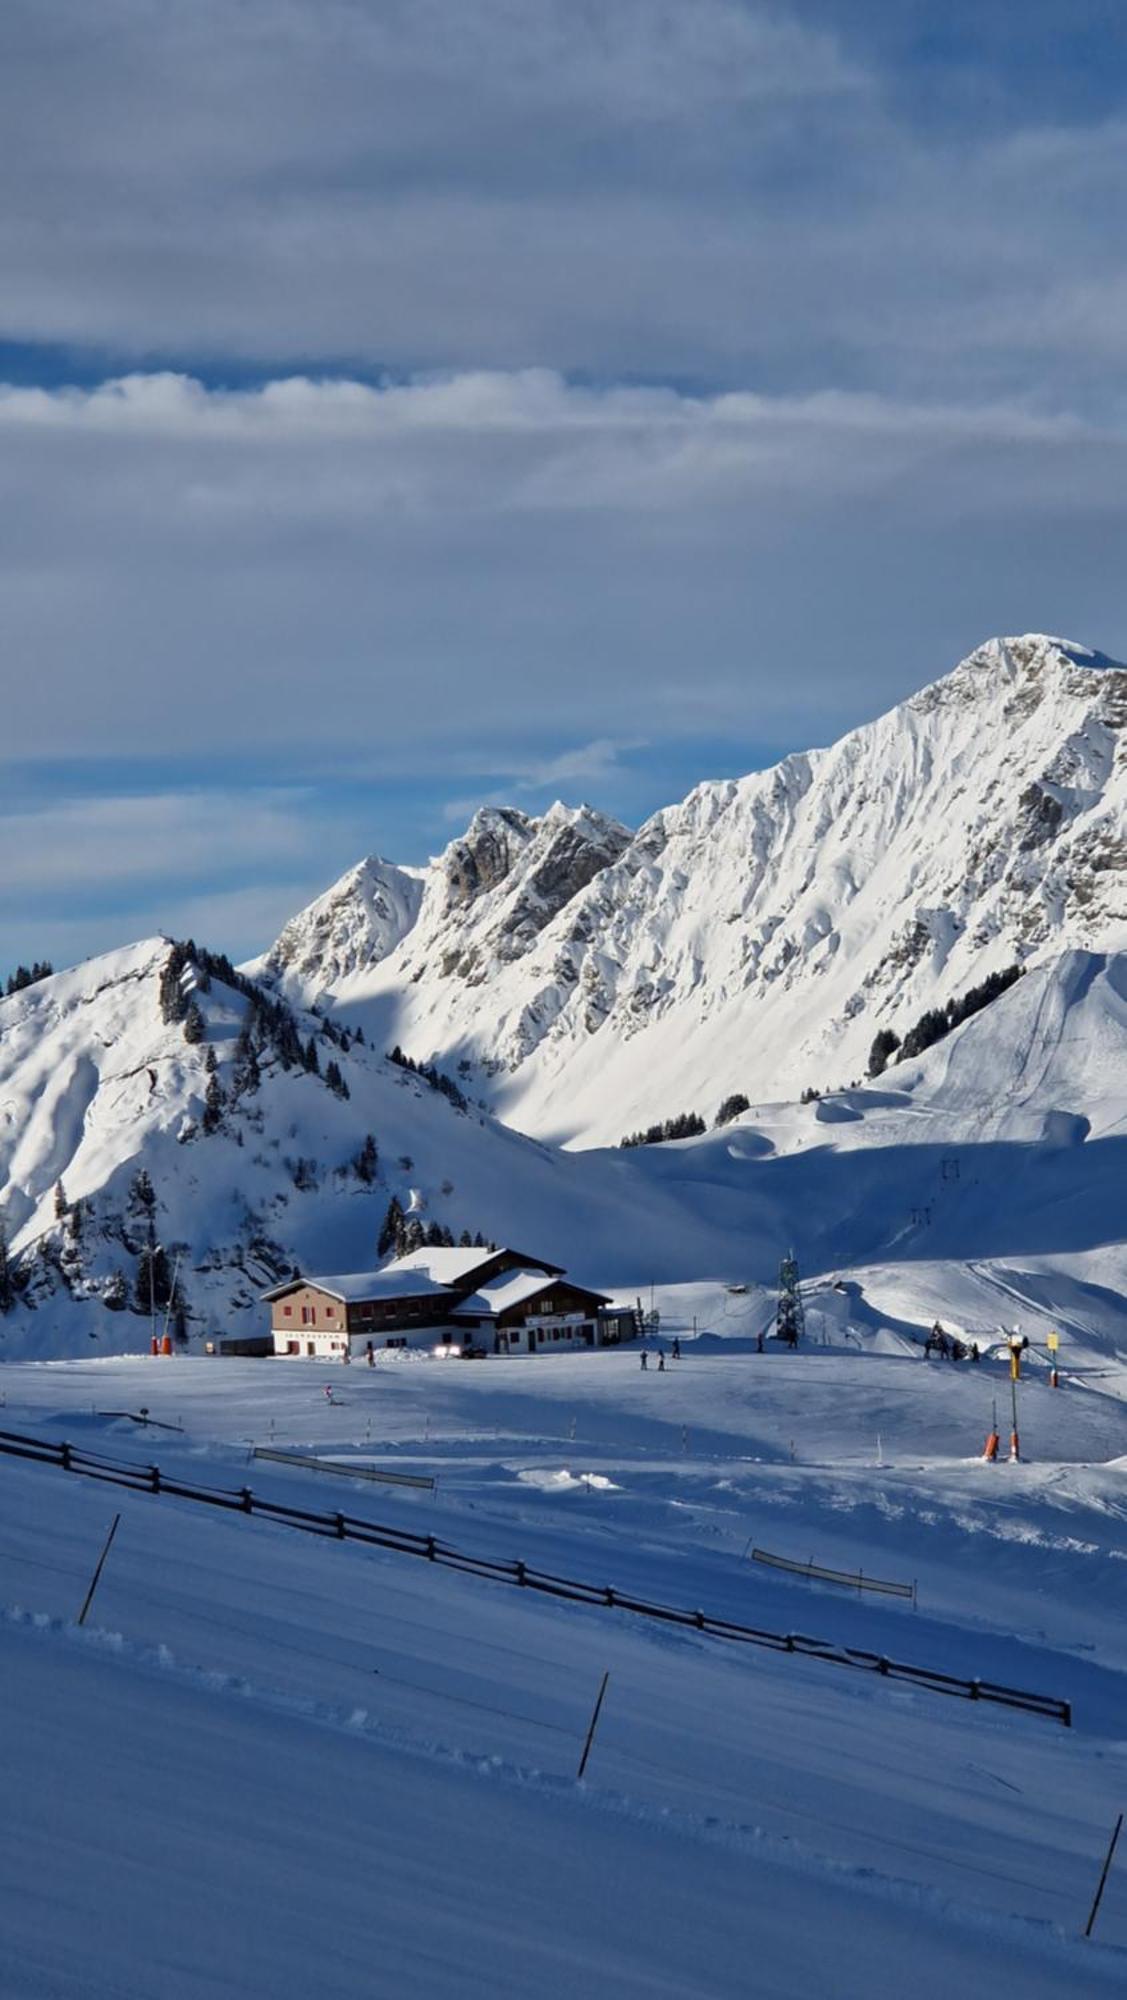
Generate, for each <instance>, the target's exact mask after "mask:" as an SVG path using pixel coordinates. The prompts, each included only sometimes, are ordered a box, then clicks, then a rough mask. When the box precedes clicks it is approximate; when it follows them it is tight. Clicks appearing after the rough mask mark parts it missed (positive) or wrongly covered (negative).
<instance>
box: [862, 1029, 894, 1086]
mask: <svg viewBox="0 0 1127 2000" xmlns="http://www.w3.org/2000/svg"><path fill="white" fill-rule="evenodd" d="M899 1047H900V1037H899V1035H897V1034H894V1033H893V1031H892V1029H891V1028H878V1030H877V1032H876V1034H875V1035H874V1036H873V1046H872V1048H871V1049H870V1050H869V1075H870V1076H871V1077H877V1076H883V1075H884V1072H885V1070H886V1069H887V1068H888V1064H889V1059H890V1058H891V1057H892V1056H893V1055H895V1053H896V1051H897V1049H898V1048H899Z"/></svg>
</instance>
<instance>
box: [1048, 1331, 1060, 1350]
mask: <svg viewBox="0 0 1127 2000" xmlns="http://www.w3.org/2000/svg"><path fill="white" fill-rule="evenodd" d="M1045 1346H1046V1347H1047V1348H1048V1350H1049V1353H1050V1354H1055V1353H1056V1351H1057V1348H1058V1347H1059V1346H1060V1334H1059V1333H1051V1334H1050V1335H1049V1337H1048V1339H1047V1340H1046V1342H1045Z"/></svg>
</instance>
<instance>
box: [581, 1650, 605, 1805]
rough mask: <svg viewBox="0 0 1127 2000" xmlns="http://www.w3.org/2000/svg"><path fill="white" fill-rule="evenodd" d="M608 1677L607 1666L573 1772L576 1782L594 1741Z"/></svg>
mask: <svg viewBox="0 0 1127 2000" xmlns="http://www.w3.org/2000/svg"><path fill="white" fill-rule="evenodd" d="M609 1679H610V1668H609V1667H608V1668H607V1670H606V1673H605V1674H604V1675H603V1681H602V1686H601V1687H600V1689H599V1692H598V1694H597V1696H596V1697H595V1706H594V1709H593V1711H592V1715H591V1721H590V1725H589V1727H588V1730H587V1741H586V1742H585V1744H584V1745H583V1755H582V1757H581V1758H580V1759H579V1769H578V1771H577V1772H576V1774H575V1780H576V1783H577V1784H578V1782H579V1780H580V1778H581V1777H582V1776H583V1773H584V1771H585V1770H586V1769H587V1759H588V1757H589V1756H590V1755H591V1745H592V1743H593V1742H594V1741H595V1731H596V1729H597V1728H598V1724H599V1711H600V1709H601V1708H602V1705H603V1696H604V1695H605V1693H606V1691H607V1682H608V1681H609Z"/></svg>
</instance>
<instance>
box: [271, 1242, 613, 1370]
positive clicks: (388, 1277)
mask: <svg viewBox="0 0 1127 2000" xmlns="http://www.w3.org/2000/svg"><path fill="white" fill-rule="evenodd" d="M263 1298H264V1300H265V1301H266V1302H267V1303H268V1304H269V1306H270V1311H271V1332H272V1335H273V1343H274V1352H275V1354H283V1355H304V1356H307V1357H319V1358H321V1359H323V1360H334V1359H335V1360H338V1361H340V1360H345V1359H346V1358H347V1359H349V1360H353V1359H356V1358H357V1357H359V1358H364V1357H365V1356H366V1355H367V1353H368V1351H369V1349H370V1350H371V1351H372V1353H373V1354H374V1353H375V1352H376V1351H377V1350H378V1349H380V1348H391V1349H394V1348H404V1347H413V1348H430V1349H432V1350H434V1351H437V1352H440V1353H442V1352H445V1353H459V1354H471V1353H472V1354H480V1353H486V1354H544V1353H556V1352H559V1351H560V1350H561V1349H562V1348H576V1347H606V1346H611V1345H617V1343H618V1342H619V1341H621V1340H624V1339H632V1338H633V1335H634V1330H635V1328H634V1315H633V1313H632V1312H630V1311H628V1310H625V1309H622V1308H618V1307H614V1306H612V1305H611V1302H610V1300H609V1299H608V1298H607V1297H606V1296H605V1295H604V1294H603V1293H602V1292H593V1291H591V1290H590V1289H589V1288H588V1287H587V1286H585V1285H579V1284H577V1283H576V1282H575V1281H574V1279H571V1278H568V1277H567V1275H566V1273H565V1272H564V1270H563V1268H562V1266H561V1265H559V1264H550V1263H548V1262H546V1261H545V1260H544V1259H543V1258H537V1257H528V1256H526V1255H525V1254H524V1252H523V1251H519V1250H511V1249H496V1248H493V1249H482V1248H481V1247H480V1246H478V1247H477V1248H476V1249H461V1250H449V1249H421V1250H414V1251H412V1252H411V1253H410V1254H409V1255H408V1256H406V1257H397V1258H395V1259H394V1261H393V1262H392V1263H390V1264H385V1265H384V1266H383V1267H382V1269H380V1270H378V1271H354V1272H349V1273H346V1274H345V1275H343V1276H336V1277H306V1276H304V1275H303V1274H301V1273H299V1272H296V1271H295V1273H294V1275H293V1277H292V1278H288V1279H287V1280H286V1281H285V1283H283V1284H280V1285H275V1286H273V1287H272V1288H271V1290H270V1291H268V1292H264V1293H263Z"/></svg>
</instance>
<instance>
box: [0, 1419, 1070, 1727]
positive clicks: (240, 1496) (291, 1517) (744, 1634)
mask: <svg viewBox="0 0 1127 2000" xmlns="http://www.w3.org/2000/svg"><path fill="white" fill-rule="evenodd" d="M0 1455H3V1456H6V1457H8V1458H21V1459H24V1460H26V1461H28V1462H29V1463H31V1464H34V1465H50V1466H54V1467H56V1468H57V1469H58V1470H60V1471H62V1472H76V1473H79V1474H80V1475H81V1477H82V1478H84V1479H100V1480H104V1481H106V1482H108V1483H109V1484H110V1485H113V1486H123V1487H125V1488H126V1490H127V1491H128V1492H131V1493H158V1494H160V1493H163V1494H166V1495H168V1496H169V1498H172V1499H177V1500H190V1501H192V1502H194V1503H196V1504H198V1505H199V1506H204V1507H219V1508H221V1509H223V1510H225V1511H226V1512H228V1513H237V1514H253V1515H257V1516H258V1517H259V1518H260V1519H262V1520H264V1521H276V1522H277V1523H278V1524H279V1525H280V1526H282V1527H287V1528H297V1529H299V1530H300V1531H301V1532H302V1533H304V1534H308V1535H322V1536H325V1537H327V1538H330V1539H332V1540H335V1541H342V1542H363V1543H366V1544H367V1545H368V1546H369V1547H372V1548H380V1549H389V1550H391V1551H392V1553H393V1554H396V1555H405V1556H416V1557H419V1558H421V1559H422V1560H423V1561H425V1562H431V1563H435V1564H436V1565H438V1566H439V1567H440V1568H443V1569H451V1570H459V1571H461V1572H462V1574H464V1575H467V1576H480V1577H485V1578H488V1579H489V1580H491V1581H493V1582H495V1583H505V1584H513V1585H515V1586H516V1587H517V1588H518V1589H521V1590H533V1591H537V1592H539V1593H540V1594H541V1595H542V1596H546V1597H557V1598H562V1599H564V1600H565V1601H566V1602H568V1603H571V1604H589V1605H593V1606H596V1607H598V1608H599V1609H605V1610H610V1611H629V1612H632V1613H633V1614H634V1615H635V1616H637V1617H640V1618H652V1619H655V1620H658V1621H660V1622H661V1623H662V1624H665V1625H681V1626H686V1627H687V1628H688V1629H689V1630H690V1631H694V1632H700V1633H702V1634H703V1635H704V1636H705V1637H707V1638H712V1639H724V1640H727V1641H729V1642H731V1643H733V1644H736V1645H744V1646H760V1647H763V1648H765V1649H766V1650H767V1651H769V1652H772V1653H789V1654H792V1655H794V1656H796V1657H798V1658H801V1659H809V1660H822V1661H824V1662H825V1663H826V1664H827V1665H828V1666H835V1667H853V1668H855V1669H857V1670H858V1671H860V1672H862V1673H872V1674H880V1675H882V1676H883V1677H884V1678H885V1679H887V1680H893V1681H906V1682H908V1684H909V1685H910V1686H912V1687H919V1688H925V1689H928V1690H930V1692H931V1693H933V1694H949V1695H955V1696H958V1697H959V1698H960V1699H961V1700H963V1701H985V1702H991V1703H994V1704H996V1705H997V1706H998V1707H1001V1708H1016V1709H1021V1710H1023V1711H1024V1712H1025V1713H1026V1714H1028V1715H1041V1716H1044V1717H1045V1718H1046V1719H1047V1720H1048V1721H1050V1722H1061V1723H1063V1724H1064V1726H1065V1728H1066V1729H1068V1728H1070V1727H1071V1724H1072V1704H1071V1702H1068V1701H1064V1700H1062V1699H1061V1697H1060V1696H1058V1695H1051V1694H1031V1693H1029V1692H1028V1691H1027V1690H1026V1689H1023V1688H1011V1687H1003V1686H1001V1685H1000V1684H999V1683H998V1682H997V1681H984V1680H978V1679H974V1680H967V1679H965V1678H964V1677H963V1676H962V1675H959V1674H945V1673H941V1672H939V1670H938V1669H937V1668H933V1667H916V1666H910V1665H908V1664H906V1663H905V1662H904V1661H903V1660H890V1659H887V1658H886V1657H885V1655H884V1654H882V1653H870V1652H866V1651H865V1650H864V1649H862V1648H859V1647H857V1646H839V1645H837V1644H836V1643H835V1642H834V1641H833V1640H827V1639H812V1638H809V1637H808V1636H807V1635H805V1634H804V1633H801V1632H768V1631H764V1630H761V1629H760V1628H759V1627H757V1626H755V1625H741V1624H737V1623H736V1622H735V1620H733V1619H730V1618H717V1617H714V1616H712V1615H711V1614H710V1613H709V1612H707V1611H689V1610H686V1609H684V1608H683V1607H681V1606H679V1605H672V1604H651V1603H649V1602H647V1601H646V1599H644V1598H640V1597H635V1596H633V1595H632V1594H631V1593H630V1592H629V1591H623V1590H614V1589H612V1588H611V1586H610V1585H609V1584H594V1583H581V1582H578V1581H576V1579H575V1578H573V1577H563V1576H553V1575H551V1574H550V1573H549V1572H548V1571H546V1570H536V1569H530V1568H529V1566H528V1564H527V1563H523V1562H500V1561H497V1560H496V1559H495V1558H493V1557H489V1556H475V1555H470V1554H467V1553H466V1552H465V1551H464V1550H461V1549H455V1548H452V1547H451V1546H450V1545H449V1544H448V1543H446V1542H440V1541H439V1540H438V1539H437V1537H436V1536H434V1535H416V1534H413V1533H412V1532H411V1531H410V1530H408V1529H404V1528H391V1527H386V1526H384V1525H383V1524H382V1523H381V1522H378V1521H365V1520H362V1519H359V1518H357V1517H355V1516H353V1515H349V1514H339V1513H333V1514H321V1513H315V1512H312V1511H310V1510H309V1509H307V1508H304V1507H290V1506H287V1505H285V1504H284V1503H282V1502H281V1501H277V1500H264V1499H262V1498H261V1497H260V1496H259V1495H257V1494H254V1493H252V1492H251V1490H250V1487H249V1486H242V1487H238V1488H237V1489H232V1488H225V1487H219V1486H201V1485H199V1484H198V1483H196V1482H195V1481H193V1480H186V1479H177V1478H176V1477H174V1476H170V1475H168V1474H166V1473H164V1472H162V1471H161V1469H160V1467H159V1465H138V1464H136V1463H135V1462H133V1461H130V1460H127V1459H115V1458H110V1457H108V1456H105V1455H103V1454H102V1453H99V1452H89V1451H82V1450H79V1449H78V1448H76V1447H75V1446H74V1445H71V1444H55V1443H53V1442H52V1441H51V1440H50V1439H48V1438H37V1437H29V1436H27V1435H25V1434H24V1433H22V1432H19V1431H0Z"/></svg>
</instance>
